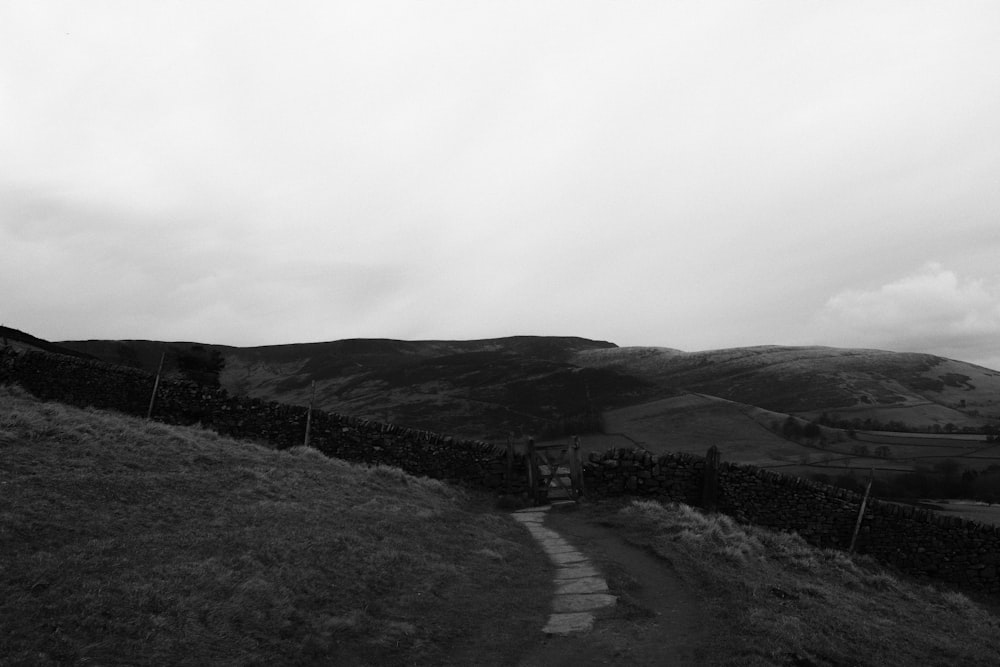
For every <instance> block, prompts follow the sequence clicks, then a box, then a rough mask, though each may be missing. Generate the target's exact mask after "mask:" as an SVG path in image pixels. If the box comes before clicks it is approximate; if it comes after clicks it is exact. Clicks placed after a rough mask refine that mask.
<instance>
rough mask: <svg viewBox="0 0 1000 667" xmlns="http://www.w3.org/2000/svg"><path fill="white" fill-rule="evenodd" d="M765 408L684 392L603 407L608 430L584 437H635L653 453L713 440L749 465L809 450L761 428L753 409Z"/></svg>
mask: <svg viewBox="0 0 1000 667" xmlns="http://www.w3.org/2000/svg"><path fill="white" fill-rule="evenodd" d="M764 412H766V411H763V410H760V409H759V408H753V407H751V406H745V405H741V404H739V403H734V402H732V401H726V400H723V399H718V398H713V397H709V396H702V395H700V394H692V393H685V394H682V395H680V396H675V397H671V398H666V399H662V400H659V401H653V402H650V403H644V404H642V405H634V406H629V407H626V408H621V409H619V410H611V411H609V412H606V413H604V430H605V433H607V434H611V435H605V436H592V435H591V436H587V437H586V438H585V439H583V441H584V444H585V445H586V446H587V447H592V448H602V447H603V448H604V449H606V448H607V446H608V445H611V444H613V445H615V446H631V443H633V442H634V443H638V444H639V445H640V446H642V447H644V448H646V449H648V450H649V451H651V452H654V453H665V452H687V453H690V454H697V455H700V456H704V454H705V452H707V451H708V449H709V447H712V446H713V445H714V446H717V447H718V448H719V449H720V451H721V453H722V457H723V459H725V460H728V461H738V462H741V463H751V464H754V465H769V464H775V463H786V462H789V461H795V460H798V459H799V458H800V457H802V456H803V455H805V454H807V453H808V452H809V448H808V447H804V446H802V445H799V444H797V443H794V442H791V441H789V440H786V439H785V438H782V437H781V436H780V435H777V434H776V433H774V432H773V431H771V430H769V429H768V428H766V427H765V425H763V424H762V423H761V419H760V415H759V414H757V413H764ZM782 417H784V415H776V416H775V417H774V418H775V419H780V418H782ZM613 434H621V435H613ZM625 436H627V437H625Z"/></svg>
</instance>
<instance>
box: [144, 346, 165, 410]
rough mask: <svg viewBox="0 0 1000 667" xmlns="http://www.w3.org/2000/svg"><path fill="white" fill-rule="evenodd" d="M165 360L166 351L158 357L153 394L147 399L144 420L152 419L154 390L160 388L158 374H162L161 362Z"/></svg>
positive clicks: (154, 398) (154, 400) (154, 401)
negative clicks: (147, 405)
mask: <svg viewBox="0 0 1000 667" xmlns="http://www.w3.org/2000/svg"><path fill="white" fill-rule="evenodd" d="M166 358H167V352H166V350H164V351H163V354H161V355H160V365H159V367H157V369H156V379H155V380H154V381H153V393H152V395H151V396H150V397H149V409H148V410H146V419H152V418H153V404H154V403H156V390H157V389H159V388H160V374H161V373H162V372H163V360H164V359H166Z"/></svg>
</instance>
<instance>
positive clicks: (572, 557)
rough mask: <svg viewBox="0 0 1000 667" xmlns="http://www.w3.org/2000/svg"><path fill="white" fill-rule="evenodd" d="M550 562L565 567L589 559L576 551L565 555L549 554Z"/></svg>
mask: <svg viewBox="0 0 1000 667" xmlns="http://www.w3.org/2000/svg"><path fill="white" fill-rule="evenodd" d="M549 560H551V561H552V562H553V563H555V564H556V565H565V564H566V563H579V562H585V561H586V560H587V557H586V556H584V555H583V554H582V553H580V552H579V551H577V550H576V549H574V550H573V551H567V552H565V553H559V554H549Z"/></svg>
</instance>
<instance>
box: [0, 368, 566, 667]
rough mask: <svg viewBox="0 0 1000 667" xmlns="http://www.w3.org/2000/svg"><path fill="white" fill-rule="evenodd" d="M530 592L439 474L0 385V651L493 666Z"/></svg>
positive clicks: (524, 575)
mask: <svg viewBox="0 0 1000 667" xmlns="http://www.w3.org/2000/svg"><path fill="white" fill-rule="evenodd" d="M550 585H551V582H550V581H549V577H548V568H547V565H546V563H545V562H544V558H543V556H542V555H541V554H539V553H538V551H537V548H536V546H535V545H534V544H533V543H532V542H531V540H530V536H528V535H527V533H526V532H525V531H524V530H523V529H522V528H521V527H520V526H518V525H516V524H515V523H514V522H512V521H511V520H510V518H509V517H508V516H506V515H505V514H499V513H494V512H492V511H489V510H488V509H486V507H485V506H484V505H483V504H482V503H481V501H477V499H476V498H475V497H472V496H469V495H467V494H466V493H464V492H461V491H458V490H456V489H454V488H451V487H449V486H446V485H444V484H442V483H439V482H436V481H433V480H428V479H422V478H421V479H418V478H415V477H412V476H410V475H407V474H405V473H403V472H401V471H399V470H398V469H393V468H381V467H376V468H370V469H369V468H363V467H358V466H353V465H349V464H346V463H343V462H340V461H337V460H332V459H327V458H325V457H323V456H321V455H320V454H318V453H316V452H315V451H313V450H308V449H302V448H299V449H295V450H291V451H288V452H276V451H273V450H269V449H265V448H263V447H260V446H256V445H251V444H247V443H240V442H235V441H231V440H227V439H224V438H221V437H219V436H217V435H215V434H213V433H211V432H207V431H201V430H196V429H188V428H180V427H172V426H165V425H162V424H158V423H155V422H145V421H142V420H138V419H134V418H130V417H126V416H122V415H118V414H112V413H102V412H97V411H84V410H78V409H75V408H70V407H67V406H63V405H60V404H54V403H41V402H39V401H37V400H35V399H34V398H32V397H30V396H29V395H27V394H25V393H24V392H21V391H19V390H16V389H10V388H0V627H3V633H2V634H0V664H5V665H6V664H10V665H15V664H32V665H46V664H102V665H109V664H138V665H160V664H192V665H194V664H197V665H204V664H213V665H237V664H239V665H247V664H338V665H359V664H378V665H393V664H408V665H409V664H428V665H430V664H449V662H450V661H451V660H452V658H451V656H453V655H468V654H469V651H470V648H469V646H470V643H471V644H472V646H473V647H474V648H473V649H471V650H474V652H475V653H476V655H477V656H478V658H477V661H479V662H480V663H481V664H507V663H509V662H510V658H509V656H511V655H517V654H518V652H519V651H520V650H521V649H522V648H523V645H524V643H525V642H526V639H527V638H529V637H531V635H532V632H534V631H537V628H538V627H539V626H540V625H541V624H542V623H543V622H544V617H545V615H546V613H547V611H548V610H547V605H548V596H547V595H545V594H542V595H539V592H540V591H547V590H548V587H549V586H550ZM497 618H503V619H504V623H502V624H497V623H495V622H494V621H495V619H497Z"/></svg>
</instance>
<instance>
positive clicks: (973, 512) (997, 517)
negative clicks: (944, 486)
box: [928, 500, 1000, 526]
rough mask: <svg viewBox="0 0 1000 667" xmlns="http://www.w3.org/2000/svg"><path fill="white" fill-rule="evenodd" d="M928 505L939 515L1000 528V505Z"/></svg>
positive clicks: (957, 502)
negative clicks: (956, 517)
mask: <svg viewBox="0 0 1000 667" xmlns="http://www.w3.org/2000/svg"><path fill="white" fill-rule="evenodd" d="M928 504H929V506H931V507H932V508H933V509H934V511H935V512H938V513H939V514H947V515H951V516H958V517H961V518H963V519H968V520H970V521H978V522H979V523H988V524H990V525H993V526H1000V505H988V504H986V503H976V502H972V501H967V500H931V501H928Z"/></svg>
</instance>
